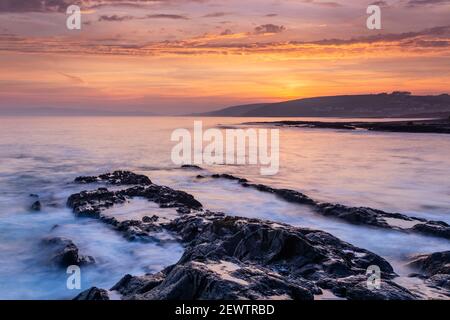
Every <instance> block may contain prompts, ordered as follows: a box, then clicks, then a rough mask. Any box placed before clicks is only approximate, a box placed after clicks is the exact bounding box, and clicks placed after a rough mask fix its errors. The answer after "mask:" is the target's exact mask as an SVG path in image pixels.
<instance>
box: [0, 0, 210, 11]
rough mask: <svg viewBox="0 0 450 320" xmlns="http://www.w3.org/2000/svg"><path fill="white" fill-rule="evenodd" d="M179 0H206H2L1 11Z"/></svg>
mask: <svg viewBox="0 0 450 320" xmlns="http://www.w3.org/2000/svg"><path fill="white" fill-rule="evenodd" d="M177 1H191V2H203V1H204V0H0V12H11V13H20V12H65V11H66V10H67V8H68V7H69V6H70V5H73V4H75V5H79V6H80V7H81V8H83V9H91V8H97V7H102V6H127V7H143V6H145V5H151V4H158V3H172V2H177Z"/></svg>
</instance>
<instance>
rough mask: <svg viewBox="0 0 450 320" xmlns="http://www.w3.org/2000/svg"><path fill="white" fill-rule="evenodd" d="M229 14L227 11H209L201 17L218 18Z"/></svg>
mask: <svg viewBox="0 0 450 320" xmlns="http://www.w3.org/2000/svg"><path fill="white" fill-rule="evenodd" d="M229 14H230V13H228V12H211V13H208V14H205V15H204V16H203V18H220V17H224V16H227V15H229Z"/></svg>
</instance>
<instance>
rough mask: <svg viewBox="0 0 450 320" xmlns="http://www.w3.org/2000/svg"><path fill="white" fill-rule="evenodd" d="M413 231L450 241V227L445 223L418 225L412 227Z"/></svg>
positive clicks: (433, 222)
mask: <svg viewBox="0 0 450 320" xmlns="http://www.w3.org/2000/svg"><path fill="white" fill-rule="evenodd" d="M412 230H413V231H417V232H419V233H422V234H425V235H430V236H435V237H441V238H445V239H450V226H449V225H448V224H447V223H445V222H443V221H428V222H427V223H423V224H416V225H415V226H414V227H412Z"/></svg>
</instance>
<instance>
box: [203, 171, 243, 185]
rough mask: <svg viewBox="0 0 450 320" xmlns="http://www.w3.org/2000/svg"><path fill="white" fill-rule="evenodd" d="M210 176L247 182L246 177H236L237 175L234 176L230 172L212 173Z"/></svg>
mask: <svg viewBox="0 0 450 320" xmlns="http://www.w3.org/2000/svg"><path fill="white" fill-rule="evenodd" d="M211 178H214V179H219V178H221V179H227V180H234V181H238V182H239V183H245V182H248V180H247V179H243V178H238V177H235V176H233V175H231V174H226V173H224V174H213V175H211Z"/></svg>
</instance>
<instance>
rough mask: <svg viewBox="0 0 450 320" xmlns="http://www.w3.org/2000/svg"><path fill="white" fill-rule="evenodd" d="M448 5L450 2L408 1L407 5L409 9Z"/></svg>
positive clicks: (435, 0) (433, 0)
mask: <svg viewBox="0 0 450 320" xmlns="http://www.w3.org/2000/svg"><path fill="white" fill-rule="evenodd" d="M439 4H450V0H409V1H408V3H407V5H408V6H410V7H418V6H428V5H439Z"/></svg>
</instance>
